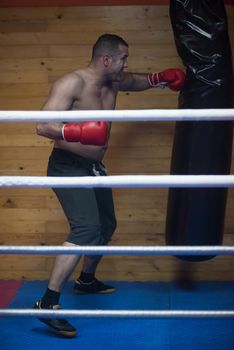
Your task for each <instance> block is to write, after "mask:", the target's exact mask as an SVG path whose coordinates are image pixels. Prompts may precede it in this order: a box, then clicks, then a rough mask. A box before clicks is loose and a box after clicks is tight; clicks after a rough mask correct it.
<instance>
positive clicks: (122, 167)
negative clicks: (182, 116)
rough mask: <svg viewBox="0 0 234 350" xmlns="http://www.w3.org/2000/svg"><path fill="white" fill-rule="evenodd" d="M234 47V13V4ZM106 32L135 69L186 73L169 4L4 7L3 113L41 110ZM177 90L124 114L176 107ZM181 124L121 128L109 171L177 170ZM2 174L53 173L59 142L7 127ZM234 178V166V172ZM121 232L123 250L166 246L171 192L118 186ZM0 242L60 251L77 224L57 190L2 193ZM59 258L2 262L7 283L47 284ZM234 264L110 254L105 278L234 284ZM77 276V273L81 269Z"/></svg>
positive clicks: (30, 128) (231, 12) (121, 104)
mask: <svg viewBox="0 0 234 350" xmlns="http://www.w3.org/2000/svg"><path fill="white" fill-rule="evenodd" d="M227 11H228V17H229V26H230V37H231V42H232V47H234V8H233V7H231V6H227ZM103 32H111V33H116V34H119V35H121V36H123V37H124V38H125V39H126V40H127V41H128V42H129V44H130V59H129V70H132V71H136V72H147V71H158V70H162V69H165V68H167V67H170V66H178V67H182V65H181V62H180V59H179V57H178V56H177V53H176V49H175V45H174V41H173V34H172V30H171V27H170V21H169V17H168V7H167V6H126V7H121V6H119V7H118V6H112V7H110V6H106V7H103V6H102V7H63V8H55V7H51V8H50V7H49V8H46V9H45V8H40V7H38V8H1V10H0V60H1V61H0V62H1V64H0V109H1V110H39V109H40V107H41V105H42V104H43V102H44V100H45V98H46V96H47V94H48V90H49V87H50V84H51V83H52V82H53V81H54V80H55V79H56V78H57V77H59V76H61V75H62V74H64V73H66V72H69V71H71V70H74V69H77V68H79V67H80V68H81V67H83V66H85V65H87V64H88V62H89V57H90V50H91V45H92V44H93V42H94V41H95V39H96V38H97V36H99V35H100V34H102V33H103ZM177 98H178V95H177V93H175V92H172V91H169V90H167V89H165V90H160V89H154V90H150V91H146V92H141V93H121V94H120V95H119V98H118V105H117V108H119V109H142V108H176V107H177ZM173 131H174V123H169V122H165V123H115V124H114V125H113V131H112V137H111V142H110V147H109V150H108V152H107V155H106V158H105V163H106V165H107V166H108V168H109V174H168V173H169V168H170V157H171V146H172V141H173ZM0 140H1V142H0V159H1V162H0V175H45V170H46V165H47V158H48V156H49V153H50V151H51V147H52V143H51V141H49V140H47V139H46V138H42V137H38V136H37V135H35V125H34V124H32V123H24V124H22V123H15V124H10V123H1V124H0ZM232 172H233V169H232ZM114 197H115V205H116V214H117V218H118V229H117V231H116V234H115V236H114V239H113V242H112V244H114V245H164V244H165V241H164V230H165V215H166V202H167V189H146V190H142V189H137V190H136V189H118V190H114ZM233 208H234V192H233V191H229V198H228V205H227V215H226V224H225V235H224V244H227V245H228V244H229V245H230V244H232V245H233V243H234V217H233ZM0 220H1V229H0V244H6V245H11V244H13V245H54V244H60V243H61V242H63V240H64V238H65V237H66V234H67V231H68V226H67V223H66V220H65V218H64V215H63V212H62V210H61V208H60V206H59V204H58V202H57V200H56V198H55V197H54V195H53V193H52V191H51V190H48V189H42V190H39V189H14V188H11V189H1V190H0ZM53 259H54V257H53V256H38V255H36V256H33V257H32V256H17V255H9V256H4V255H3V256H1V257H0V278H1V279H9V278H13V279H47V278H48V276H49V272H50V269H51V267H52V263H53ZM233 270H234V264H233V258H232V257H216V258H215V259H213V260H210V261H207V262H202V263H185V262H182V261H180V260H177V259H176V258H173V257H167V256H162V257H157V256H155V257H152V256H106V257H105V258H104V259H103V261H102V263H101V264H100V267H99V275H98V276H99V277H100V278H104V279H115V280H142V281H144V280H173V279H176V278H178V277H182V276H187V277H188V276H189V277H191V278H196V279H205V280H212V279H214V280H215V279H218V280H225V279H226V280H228V279H232V278H233ZM75 274H77V271H76V272H75Z"/></svg>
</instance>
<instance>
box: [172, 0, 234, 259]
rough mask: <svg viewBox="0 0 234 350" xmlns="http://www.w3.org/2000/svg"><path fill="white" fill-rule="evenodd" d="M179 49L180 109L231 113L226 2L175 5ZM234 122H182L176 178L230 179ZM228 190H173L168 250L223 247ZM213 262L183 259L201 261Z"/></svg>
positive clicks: (183, 0) (180, 0)
mask: <svg viewBox="0 0 234 350" xmlns="http://www.w3.org/2000/svg"><path fill="white" fill-rule="evenodd" d="M170 17H171V23H172V28H173V32H174V38H175V43H176V48H177V51H178V54H179V56H180V57H181V59H182V61H183V64H184V66H185V67H186V81H185V85H184V87H183V89H182V91H181V93H180V96H179V108H181V109H190V108H192V109H194V108H231V107H232V97H233V71H232V55H231V48H230V42H229V36H228V28H227V18H226V12H225V7H224V3H223V0H171V1H170ZM232 134H233V124H232V122H229V121H228V122H226V121H224V122H222V121H218V122H217V121H216V122H213V121H208V122H203V121H198V122H177V123H176V126H175V134H174V144H173V150H172V160H171V174H176V175H189V174H190V175H226V174H229V173H230V167H231V152H232V136H233V135H232ZM226 199H227V189H226V188H207V189H206V188H174V189H173V188H172V189H170V190H169V194H168V207H167V219H166V243H167V244H168V245H220V244H222V237H223V228H224V218H225V207H226ZM211 257H212V256H182V257H180V258H181V259H183V260H191V261H201V260H207V259H210V258H211Z"/></svg>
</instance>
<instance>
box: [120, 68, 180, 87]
mask: <svg viewBox="0 0 234 350" xmlns="http://www.w3.org/2000/svg"><path fill="white" fill-rule="evenodd" d="M184 81H185V74H184V72H183V71H182V70H181V69H178V68H169V69H166V70H164V71H162V72H158V73H148V74H140V73H123V75H122V79H121V81H120V85H119V89H120V91H143V90H147V89H150V88H153V87H169V88H170V89H171V90H175V91H179V90H180V89H181V88H182V87H183V85H184Z"/></svg>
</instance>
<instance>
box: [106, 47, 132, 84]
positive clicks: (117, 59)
mask: <svg viewBox="0 0 234 350" xmlns="http://www.w3.org/2000/svg"><path fill="white" fill-rule="evenodd" d="M125 68H128V47H127V46H125V45H119V48H118V50H117V51H116V53H115V54H113V55H112V56H111V60H110V65H109V72H110V75H111V77H112V78H113V79H116V80H118V79H119V78H120V76H121V74H122V72H123V70H124V69H125Z"/></svg>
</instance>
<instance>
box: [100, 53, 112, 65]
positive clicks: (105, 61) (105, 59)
mask: <svg viewBox="0 0 234 350" xmlns="http://www.w3.org/2000/svg"><path fill="white" fill-rule="evenodd" d="M111 60H112V59H111V56H109V55H105V56H103V57H102V63H103V65H104V67H109V65H110V64H111Z"/></svg>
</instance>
